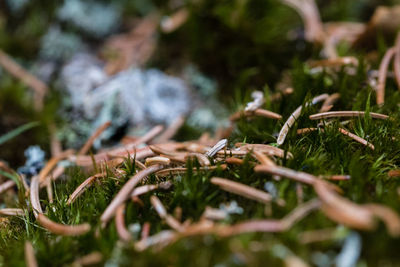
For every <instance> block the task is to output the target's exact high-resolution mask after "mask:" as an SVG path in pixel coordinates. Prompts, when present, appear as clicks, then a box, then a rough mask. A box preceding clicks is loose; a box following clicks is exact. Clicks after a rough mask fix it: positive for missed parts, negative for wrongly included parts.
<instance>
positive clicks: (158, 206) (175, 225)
mask: <svg viewBox="0 0 400 267" xmlns="http://www.w3.org/2000/svg"><path fill="white" fill-rule="evenodd" d="M150 202H151V205H152V206H153V207H154V209H155V210H156V212H157V214H158V216H160V218H161V219H163V220H165V222H166V223H167V224H168V225H169V226H170V227H171V228H172V229H174V230H176V231H178V232H182V231H183V226H182V224H181V223H180V222H179V221H178V220H177V219H175V218H174V217H173V216H171V215H169V214H168V213H167V211H166V209H165V207H164V205H163V204H162V203H161V201H160V199H159V198H158V197H156V196H151V197H150Z"/></svg>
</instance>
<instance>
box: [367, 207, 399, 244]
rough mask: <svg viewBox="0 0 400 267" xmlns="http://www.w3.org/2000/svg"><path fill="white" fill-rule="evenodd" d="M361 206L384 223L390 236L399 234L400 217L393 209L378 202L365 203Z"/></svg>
mask: <svg viewBox="0 0 400 267" xmlns="http://www.w3.org/2000/svg"><path fill="white" fill-rule="evenodd" d="M363 207H364V208H366V209H367V210H369V211H370V212H372V214H373V215H374V216H375V217H378V218H379V219H381V220H382V221H383V222H384V223H385V225H386V227H387V229H388V232H389V234H390V235H391V236H392V237H399V236H400V217H399V215H398V214H397V213H396V212H395V211H394V210H393V209H391V208H389V207H386V206H383V205H379V204H366V205H364V206H363Z"/></svg>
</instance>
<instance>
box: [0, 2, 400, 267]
mask: <svg viewBox="0 0 400 267" xmlns="http://www.w3.org/2000/svg"><path fill="white" fill-rule="evenodd" d="M121 1H122V0H121ZM32 2H34V1H32ZM39 2H40V3H41V2H43V1H39ZM125 2H127V1H125ZM154 2H157V1H154ZM240 2H241V1H236V2H235V3H236V5H234V8H232V7H230V3H228V1H221V2H218V3H217V2H214V1H203V3H204V4H202V5H200V6H197V5H193V6H190V8H192V9H193V10H192V12H193V13H192V16H191V17H190V19H189V20H188V23H187V24H186V25H184V26H183V27H182V29H180V30H179V31H177V32H176V33H174V34H171V35H167V36H161V38H160V44H159V46H160V47H159V50H158V52H159V53H157V55H156V56H155V57H154V58H153V59H152V60H151V62H150V63H149V65H150V66H153V67H154V66H156V67H159V68H161V69H165V68H167V67H169V66H171V65H174V64H181V63H182V62H181V61H179V60H176V58H175V56H176V55H179V56H180V57H181V58H183V60H182V61H186V60H189V61H193V62H195V63H196V64H198V65H199V66H200V67H201V69H202V71H204V72H205V73H207V74H208V75H210V76H212V77H214V78H216V79H217V80H218V81H219V83H220V85H221V94H220V96H221V101H222V102H224V103H225V104H227V105H230V107H231V111H232V112H234V111H236V110H239V109H242V108H243V107H244V105H245V103H246V102H248V101H249V100H250V92H251V90H252V89H255V88H257V89H259V88H262V87H264V88H265V95H266V96H268V95H271V94H273V93H274V92H275V91H274V90H272V89H270V88H269V87H268V86H267V85H266V84H268V85H270V86H271V88H272V87H273V86H272V85H274V84H275V83H276V82H277V81H279V80H280V79H281V78H282V75H281V74H282V72H283V70H284V69H286V68H289V70H290V73H291V76H292V86H293V88H294V93H293V94H291V95H287V96H283V97H282V99H281V100H279V101H275V102H270V101H268V97H267V102H266V104H265V106H264V107H265V108H267V109H269V110H272V111H274V112H277V113H279V114H282V116H283V118H284V119H286V118H287V117H288V116H289V115H290V114H291V113H292V112H293V111H294V110H295V109H296V108H297V107H298V106H299V105H302V104H304V103H305V102H306V101H307V100H309V99H311V98H312V97H314V96H316V95H319V94H322V93H329V94H331V93H336V92H338V93H340V95H341V97H340V99H339V100H338V102H337V103H336V104H335V106H334V109H335V110H365V111H370V112H380V113H384V114H387V115H389V116H390V118H391V119H389V120H386V121H381V120H374V119H372V118H370V116H368V115H367V116H366V117H365V118H355V119H351V122H350V123H349V124H347V125H346V128H347V129H349V130H351V131H352V132H353V133H355V134H357V135H358V136H360V137H362V138H365V139H367V140H368V141H369V142H370V143H372V144H373V145H374V146H375V150H371V149H370V148H368V147H365V146H363V145H361V144H359V143H357V142H354V141H353V140H351V139H349V138H348V137H346V136H344V135H342V134H340V133H339V132H338V131H337V128H338V127H339V123H338V121H335V122H334V123H332V124H329V125H326V126H325V128H324V129H325V130H324V131H315V132H312V133H308V134H304V135H297V134H296V129H297V128H305V127H316V124H317V122H315V121H311V120H309V119H308V116H309V115H310V114H313V113H316V112H317V111H318V108H319V106H318V105H317V106H310V107H307V108H305V109H304V110H303V113H302V115H301V117H300V118H299V120H298V121H297V122H296V124H295V126H294V128H293V129H291V131H290V132H289V135H288V137H287V139H286V141H285V143H284V145H283V147H282V148H284V149H285V150H287V151H290V152H291V153H292V154H293V156H294V157H293V159H289V160H280V161H279V162H278V163H279V164H280V165H283V166H286V167H289V168H292V169H294V170H301V171H305V172H308V173H311V174H314V175H329V174H348V175H350V176H351V179H350V180H348V181H340V182H335V183H336V184H337V185H338V186H340V187H341V188H342V189H343V191H344V196H345V197H346V198H348V199H350V200H352V201H354V202H356V203H367V202H375V203H381V204H384V205H386V206H389V207H391V208H393V209H394V210H396V211H400V196H399V193H398V190H399V187H400V180H399V179H398V178H389V177H388V175H387V173H388V171H389V170H392V169H398V168H400V153H399V151H400V131H399V126H400V115H399V114H400V113H399V111H400V107H399V105H398V103H399V101H400V92H399V91H398V89H397V88H396V85H395V83H394V81H393V80H392V79H388V83H387V87H386V98H385V105H383V106H377V105H375V104H374V103H375V92H374V91H373V89H372V88H371V87H370V86H369V85H368V83H367V82H366V81H367V67H366V64H364V63H363V62H364V57H365V56H366V55H367V54H366V52H365V51H352V50H351V49H349V48H348V47H343V49H342V51H339V52H340V54H341V55H351V54H353V55H356V56H358V57H359V60H360V62H361V64H360V66H359V67H358V69H357V71H356V73H355V74H353V75H349V74H347V72H346V70H345V69H344V68H343V69H340V70H338V71H335V72H334V73H332V72H328V71H327V72H321V73H316V74H315V73H311V72H310V69H309V68H308V66H307V64H305V63H304V62H303V61H304V60H305V59H308V58H317V57H318V52H319V49H318V48H315V47H311V45H310V44H307V43H305V42H304V41H288V40H287V38H286V37H287V36H286V33H287V31H288V30H291V29H293V28H296V27H300V26H301V21H300V19H299V18H298V17H297V15H295V13H294V11H293V10H291V9H288V8H287V7H283V6H282V5H280V4H278V3H277V2H275V1H265V3H264V1H254V0H253V1H248V4H247V5H244V6H245V7H244V8H242V9H241V7H240V5H239V4H240ZM319 2H322V1H319ZM375 2H377V1H362V3H361V2H359V5H360V6H358V5H356V4H355V2H354V1H324V3H318V4H319V6H320V9H321V16H322V19H323V20H324V21H328V20H363V21H365V20H366V19H367V18H369V16H370V15H371V14H372V12H373V10H374V9H375V7H376V5H377V3H375ZM385 3H387V4H391V1H385ZM126 5H128V4H126ZM42 6H43V5H38V4H36V3H34V4H31V6H30V8H29V9H28V10H27V11H26V14H25V15H24V16H23V18H21V16H22V15H19V16H17V17H15V16H14V17H13V16H12V15H9V14H7V16H8V17H9V18H10V20H9V21H8V22H7V23H6V22H4V21H0V22H1V23H0V24H1V25H0V44H1V46H2V47H3V48H4V49H5V50H7V52H8V53H10V54H11V55H13V56H17V57H21V58H25V59H27V60H29V59H32V58H33V55H36V54H37V52H38V47H39V38H40V36H41V35H42V34H44V32H45V30H46V27H47V26H48V24H49V23H50V22H51V20H52V19H54V9H55V6H53V5H49V6H48V7H46V9H49V10H47V12H45V11H44V9H43V8H42ZM128 6H129V5H128ZM159 6H163V5H162V4H160V5H159ZM164 8H165V7H164ZM160 9H161V8H160ZM50 10H51V11H50ZM132 10H133V11H132ZM233 11H235V12H237V13H238V16H237V18H238V19H237V20H230V19H229V18H231V16H232V12H233ZM43 12H45V15H44V14H43ZM51 12H53V13H51ZM48 13H49V14H52V15H48ZM125 13H127V14H125V15H126V16H132V15H138V14H137V10H135V7H132V8H131V9H130V8H127V9H126V12H125ZM37 17H43V18H44V19H41V20H37V19H36V18H37ZM32 21H38V23H36V24H32ZM4 24H7V25H6V26H4ZM8 24H9V25H8ZM29 25H34V26H35V25H36V26H35V27H33V26H31V27H29ZM282 25H283V26H282ZM281 26H282V27H284V28H280V27H281ZM21 32H22V33H24V34H17V33H21ZM91 41H93V40H91ZM177 43H178V45H177ZM182 44H185V45H182ZM377 44H378V45H377V46H378V47H379V50H378V54H379V57H381V56H382V55H383V52H384V51H385V50H386V45H385V41H384V40H378V41H377ZM299 47H300V48H299ZM216 51H217V52H216ZM377 62H378V61H376V62H373V63H370V62H368V64H372V68H373V69H377ZM0 86H1V91H0V112H1V113H2V114H5V115H4V116H3V115H2V118H1V125H2V126H7V127H2V129H1V131H2V133H5V132H7V131H9V130H11V129H13V128H15V127H16V126H18V125H21V124H23V123H26V122H28V121H40V122H41V124H42V126H41V127H37V128H35V129H33V130H32V131H30V132H29V133H24V134H23V135H22V136H21V137H20V138H17V139H15V140H12V141H11V142H10V143H7V144H6V145H4V146H3V147H2V148H1V150H2V151H0V155H1V158H4V159H7V160H8V161H9V162H10V164H11V166H12V167H18V166H20V165H21V164H23V162H22V161H23V160H22V155H23V150H24V149H25V148H26V147H27V146H28V145H29V144H30V143H34V144H38V143H39V144H41V145H43V146H46V147H48V145H49V139H48V133H47V130H46V129H47V125H48V124H49V123H50V122H52V121H54V120H57V119H58V118H57V117H56V116H55V115H54V114H56V112H55V110H56V108H57V104H58V101H59V100H58V99H57V98H56V97H55V96H49V97H48V98H47V102H46V106H45V109H44V111H42V112H41V113H37V112H34V111H33V109H32V108H30V107H29V104H28V102H29V99H30V98H29V90H27V89H26V88H25V87H24V86H22V85H21V84H20V83H19V82H18V81H15V80H13V79H11V78H10V77H9V76H7V75H6V74H4V73H3V74H2V76H1V81H0ZM227 92H229V96H228V97H226V95H228V94H227ZM283 122H284V120H282V121H275V120H269V119H265V118H254V119H252V120H251V121H248V120H246V119H241V120H240V121H239V122H238V123H237V124H236V128H235V130H234V132H233V134H232V135H231V137H230V138H229V144H230V145H231V146H232V145H233V144H234V143H235V142H243V141H245V142H247V143H268V144H271V143H275V142H276V134H277V133H278V132H279V130H280V128H281V127H282V125H283ZM44 132H46V133H45V134H44ZM199 134H201V131H200V130H199V129H193V128H190V127H189V126H187V125H185V126H184V127H183V128H182V129H181V131H180V132H179V133H178V134H177V137H178V138H179V140H188V139H192V138H197V137H198V136H199ZM249 159H250V157H248V158H247V161H245V162H246V163H245V164H244V165H242V166H235V165H229V166H228V168H227V169H226V170H224V171H222V170H220V169H217V170H215V171H203V172H199V173H196V172H193V173H190V172H189V173H187V174H186V175H182V176H170V177H167V178H165V179H168V180H170V181H171V182H172V183H173V187H172V189H171V190H168V191H156V192H154V193H149V194H146V195H144V196H143V197H141V200H142V201H143V203H144V205H143V207H142V206H140V205H138V204H135V203H131V202H128V204H127V207H126V214H125V222H126V224H127V225H131V224H135V223H139V224H140V225H143V223H144V222H149V223H150V224H151V232H150V234H155V233H157V232H159V231H160V230H162V229H168V226H167V225H166V224H165V223H164V222H163V221H162V220H161V219H160V218H159V216H158V215H157V213H156V212H155V210H154V209H153V208H152V206H151V204H150V196H151V195H152V194H155V195H157V196H158V197H159V198H160V200H161V201H162V202H163V203H164V205H165V207H166V208H167V210H168V212H169V213H173V211H174V210H175V208H176V207H180V208H182V219H183V220H186V219H192V220H193V221H195V220H198V219H199V217H200V216H201V214H202V213H203V211H204V209H205V207H206V206H211V207H215V208H218V207H219V205H220V204H221V203H226V202H230V201H233V200H234V201H236V202H237V203H238V205H239V206H240V207H242V208H243V213H242V214H233V215H230V216H229V218H228V219H227V220H226V223H228V224H231V223H234V222H239V221H242V220H245V219H250V218H282V217H283V216H285V215H286V214H288V213H289V212H290V211H292V210H293V209H294V208H295V207H297V205H298V204H299V203H298V198H297V194H296V188H297V187H298V186H299V185H298V184H297V183H296V182H294V181H290V180H287V179H284V178H283V179H281V180H280V181H276V180H274V179H273V178H272V177H271V176H269V175H260V174H256V173H254V171H253V169H252V165H251V164H249V163H248V160H249ZM188 165H189V166H194V167H198V166H199V164H198V163H197V162H188ZM124 168H125V169H126V170H127V174H126V175H125V176H123V177H116V176H115V175H114V174H113V172H112V170H109V172H108V175H107V177H104V178H101V179H100V183H99V184H95V185H94V186H93V187H91V188H89V189H88V190H87V191H86V192H85V193H84V194H83V195H82V196H81V197H79V198H78V200H77V201H76V202H75V203H74V204H73V205H71V206H68V205H67V204H66V202H67V199H68V197H69V195H70V194H71V193H72V192H73V191H74V190H75V188H76V187H77V186H78V185H79V184H80V183H81V182H82V181H84V180H85V179H86V178H87V177H89V176H90V175H91V174H93V173H94V171H92V172H87V171H83V170H81V169H79V168H77V167H71V168H69V169H68V170H67V172H66V177H65V178H63V179H62V180H57V181H56V182H55V183H54V184H53V186H54V197H55V200H54V203H52V204H50V203H47V195H46V193H45V190H43V191H42V192H41V201H42V206H43V207H45V211H46V213H47V215H48V216H49V217H50V218H51V219H52V220H54V221H56V222H59V223H64V224H78V223H83V222H88V223H90V224H91V225H92V231H91V232H89V233H88V234H86V235H84V236H80V237H62V236H57V235H53V234H51V233H49V232H48V231H46V230H45V229H43V228H42V227H41V226H39V225H38V224H37V223H36V222H35V219H34V216H33V214H32V213H31V212H28V209H27V208H28V203H27V201H26V199H24V198H23V192H20V193H19V194H18V195H17V196H15V197H9V196H7V195H5V196H2V198H1V200H2V202H3V203H5V204H6V205H8V206H7V207H12V206H16V207H20V208H23V209H25V210H27V212H26V215H25V216H23V217H11V218H9V220H2V221H0V266H25V260H24V242H25V240H29V241H31V242H32V244H33V246H34V249H35V255H36V257H37V260H38V262H39V264H40V266H68V265H70V264H72V262H74V260H76V259H77V258H79V257H81V256H84V255H87V254H88V253H90V252H93V251H99V252H101V253H102V255H103V257H104V258H103V262H102V263H101V264H100V265H103V264H104V263H107V266H115V265H121V266H131V265H134V266H167V265H168V266H187V265H190V266H210V265H218V266H245V265H250V266H265V265H266V264H268V265H269V266H280V265H283V264H284V261H283V260H282V257H283V256H282V254H280V253H279V251H280V252H282V251H285V249H282V248H286V251H291V253H294V254H296V255H297V256H298V257H300V258H302V259H303V260H305V261H306V262H310V263H311V262H315V255H316V254H318V253H320V255H321V253H322V254H323V255H327V256H329V257H331V258H334V256H335V255H336V254H338V253H339V252H340V250H341V248H342V245H343V241H344V238H345V237H346V236H347V234H348V233H349V232H351V231H354V230H352V229H348V228H345V227H343V226H338V225H337V224H336V223H335V222H333V221H331V220H330V219H328V218H327V217H325V216H324V215H323V214H322V212H319V211H316V212H313V213H311V214H310V215H308V216H307V217H306V218H305V219H303V220H302V221H300V222H299V223H297V224H296V225H294V226H293V227H292V228H291V229H289V230H288V231H285V232H283V233H262V234H261V233H258V234H241V235H239V236H234V237H229V238H221V237H217V236H210V235H207V236H197V237H190V238H183V239H181V240H180V241H178V242H176V243H174V244H172V245H170V246H167V247H165V248H163V249H162V250H152V249H149V250H146V251H144V252H138V251H136V250H135V249H134V248H133V244H132V243H129V244H125V243H122V242H121V241H119V238H118V234H117V232H116V229H115V224H114V222H113V221H112V222H111V223H110V224H108V226H107V227H106V228H104V229H101V228H100V216H101V214H102V213H103V211H104V210H105V208H106V207H107V205H108V204H109V203H110V201H111V200H112V198H113V197H114V196H115V195H116V193H117V192H118V190H119V189H120V188H121V187H122V185H123V184H124V182H125V181H126V180H127V179H129V177H130V176H131V175H132V174H133V173H134V169H135V166H134V164H132V161H131V159H127V160H126V166H125V167H124ZM212 176H220V177H226V178H230V179H233V180H235V181H239V182H241V183H244V184H247V185H250V186H253V187H256V188H258V189H261V190H263V188H264V184H265V182H272V183H273V184H274V185H275V187H276V188H277V191H278V193H279V197H281V198H283V199H284V200H285V201H286V203H287V204H286V206H285V207H281V206H277V205H275V204H272V206H271V214H270V215H268V216H267V215H266V214H265V206H264V205H262V204H259V203H257V202H254V201H251V200H248V199H246V198H243V197H239V196H237V195H234V194H230V193H226V192H224V191H222V190H220V189H219V188H218V187H217V186H215V185H212V184H211V183H210V178H211V177H212ZM155 180H156V177H155V176H152V177H149V178H148V179H147V180H146V182H145V183H153V182H154V181H155ZM302 188H303V190H304V201H307V200H310V199H312V198H314V197H315V196H316V195H315V193H314V191H313V190H312V188H310V187H308V186H305V185H303V186H302ZM16 200H17V201H16ZM15 203H17V204H15ZM325 228H336V235H335V237H334V238H332V239H331V240H327V241H323V242H318V243H312V244H303V243H302V242H301V240H300V238H299V234H301V233H302V232H304V231H308V230H317V229H325ZM97 230H99V232H98V233H97V232H96V231H97ZM358 233H359V234H360V235H361V239H362V253H361V256H360V260H359V263H358V265H359V266H366V265H367V266H399V265H400V254H399V253H398V248H399V247H400V239H398V238H397V239H395V238H392V237H390V236H389V235H388V233H387V230H386V229H385V227H384V226H383V224H380V225H379V227H378V229H377V230H375V231H373V232H362V231H359V232H358ZM138 238H139V236H134V240H137V239H138ZM287 253H290V252H287ZM332 255H333V256H332Z"/></svg>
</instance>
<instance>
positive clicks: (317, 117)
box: [310, 111, 389, 120]
mask: <svg viewBox="0 0 400 267" xmlns="http://www.w3.org/2000/svg"><path fill="white" fill-rule="evenodd" d="M369 115H370V116H371V118H374V119H381V120H386V119H388V118H389V116H388V115H384V114H380V113H374V112H370V113H369ZM363 116H365V112H364V111H329V112H323V113H317V114H313V115H310V119H311V120H320V119H327V118H338V117H346V118H347V117H363Z"/></svg>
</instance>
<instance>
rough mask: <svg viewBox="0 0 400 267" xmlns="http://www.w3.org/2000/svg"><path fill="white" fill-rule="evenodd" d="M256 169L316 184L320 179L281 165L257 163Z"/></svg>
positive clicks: (256, 170)
mask: <svg viewBox="0 0 400 267" xmlns="http://www.w3.org/2000/svg"><path fill="white" fill-rule="evenodd" d="M254 171H255V172H260V173H268V174H272V175H278V176H284V177H287V178H290V179H292V180H294V181H297V182H301V183H304V184H310V185H312V184H314V182H315V181H316V180H317V179H318V178H317V177H315V176H314V175H311V174H308V173H305V172H298V171H294V170H292V169H289V168H285V167H281V166H267V165H257V166H256V167H255V168H254Z"/></svg>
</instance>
